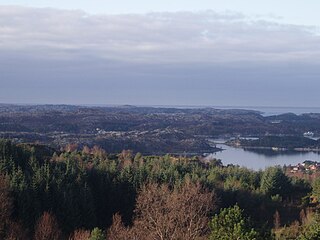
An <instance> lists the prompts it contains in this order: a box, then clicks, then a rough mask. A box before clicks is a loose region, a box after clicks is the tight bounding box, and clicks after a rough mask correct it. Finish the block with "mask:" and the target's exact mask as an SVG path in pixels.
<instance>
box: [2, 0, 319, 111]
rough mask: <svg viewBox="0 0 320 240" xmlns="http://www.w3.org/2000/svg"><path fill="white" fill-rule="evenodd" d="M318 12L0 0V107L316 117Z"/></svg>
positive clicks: (223, 4)
mask: <svg viewBox="0 0 320 240" xmlns="http://www.w3.org/2000/svg"><path fill="white" fill-rule="evenodd" d="M318 9H320V1H315V0H314V1H313V0H309V1H305V2H303V1H298V0H291V1H289V0H282V1H274V0H269V1H256V0H255V1H254V0H237V1H235V0H233V1H231V0H225V1H214V0H211V1H207V0H198V1H187V0H184V1H182V0H181V1H180V0H175V1H173V0H171V1H169V0H162V1H150V0H149V1H128V0H127V1H125V0H118V1H111V0H90V1H89V0H77V1H75V0H68V1H61V0H55V1H52V0H51V1H48V0H41V1H40V0H39V1H35V0H29V1H21V0H20V1H19V0H10V1H5V0H0V85H1V87H0V103H38V104H47V103H57V104H132V105H189V106H190V105H192V106H197V105H201V106H204V105H205V106H297V107H317V106H318V104H317V103H318V102H319V100H320V94H318V89H320V81H319V76H320V66H319V65H320V61H319V60H320V34H319V25H320V15H319V14H318V13H317V10H318Z"/></svg>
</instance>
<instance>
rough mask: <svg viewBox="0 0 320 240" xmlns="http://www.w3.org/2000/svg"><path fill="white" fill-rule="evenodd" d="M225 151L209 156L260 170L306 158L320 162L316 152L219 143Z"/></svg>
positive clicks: (294, 162) (225, 162)
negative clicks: (233, 145)
mask: <svg viewBox="0 0 320 240" xmlns="http://www.w3.org/2000/svg"><path fill="white" fill-rule="evenodd" d="M217 147H219V148H222V149H224V151H221V152H216V153H212V154H210V155H209V156H208V158H217V159H221V160H222V163H223V164H224V165H227V164H234V165H240V166H243V167H247V168H251V169H255V170H259V169H264V168H266V167H269V166H276V165H281V166H283V165H289V164H291V165H295V164H298V163H302V162H303V161H305V160H312V161H318V162H320V154H318V153H314V152H290V151H286V152H276V151H272V150H268V149H254V150H253V149H250V150H249V149H242V148H234V147H229V146H226V145H223V144H217Z"/></svg>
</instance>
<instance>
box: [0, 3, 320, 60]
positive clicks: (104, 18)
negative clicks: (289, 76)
mask: <svg viewBox="0 0 320 240" xmlns="http://www.w3.org/2000/svg"><path fill="white" fill-rule="evenodd" d="M314 31H315V29H314V28H312V27H305V26H295V25H283V24H278V23H275V22H271V21H263V20H259V19H257V20H255V19H252V18H249V17H246V16H244V15H242V14H240V13H232V12H225V13H216V12H214V11H203V12H197V13H191V12H177V13H149V14H145V15H88V14H86V13H85V12H82V11H67V10H55V9H35V8H23V7H12V6H2V7H0V36H1V40H0V51H4V50H6V51H8V50H10V51H12V53H13V54H26V55H30V56H32V57H39V58H44V57H45V58H57V59H64V58H66V59H70V58H71V59H72V58H79V57H81V56H83V57H88V56H91V57H94V58H101V59H112V60H120V61H129V62H142V63H143V62H145V63H150V62H152V63H157V62H158V63H172V62H175V63H181V62H233V61H297V60H298V61H299V60H304V61H315V60H318V59H319V53H320V47H319V36H318V35H317V34H316V33H315V32H314Z"/></svg>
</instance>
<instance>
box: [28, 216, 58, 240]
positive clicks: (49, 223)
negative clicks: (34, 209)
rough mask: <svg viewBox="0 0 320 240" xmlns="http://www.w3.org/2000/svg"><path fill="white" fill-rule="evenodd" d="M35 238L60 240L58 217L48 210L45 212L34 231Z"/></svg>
mask: <svg viewBox="0 0 320 240" xmlns="http://www.w3.org/2000/svg"><path fill="white" fill-rule="evenodd" d="M34 239H35V240H47V239H50V240H59V239H61V232H60V229H59V226H58V222H57V219H56V218H55V217H54V216H53V215H51V214H50V213H48V212H44V213H43V215H42V216H41V217H40V218H39V219H38V222H37V224H36V227H35V233H34Z"/></svg>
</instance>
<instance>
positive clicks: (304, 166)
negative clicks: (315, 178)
mask: <svg viewBox="0 0 320 240" xmlns="http://www.w3.org/2000/svg"><path fill="white" fill-rule="evenodd" d="M288 168H289V169H290V172H291V173H298V172H302V173H313V172H317V171H320V163H318V162H315V161H304V162H303V163H298V164H297V165H293V166H292V165H289V166H288Z"/></svg>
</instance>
